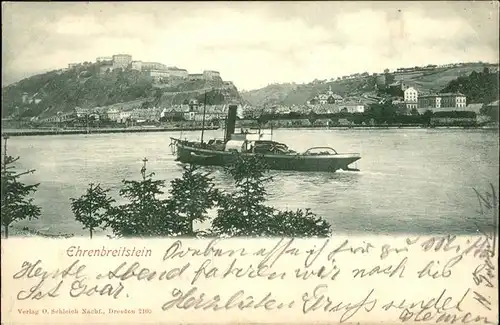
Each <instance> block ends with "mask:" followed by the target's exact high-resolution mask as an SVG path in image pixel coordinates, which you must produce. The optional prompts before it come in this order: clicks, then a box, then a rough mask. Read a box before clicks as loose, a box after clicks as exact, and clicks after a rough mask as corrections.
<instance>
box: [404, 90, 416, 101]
mask: <svg viewBox="0 0 500 325" xmlns="http://www.w3.org/2000/svg"><path fill="white" fill-rule="evenodd" d="M404 99H405V102H411V103H417V102H418V91H417V90H416V89H415V88H413V87H409V88H408V89H406V90H405V91H404Z"/></svg>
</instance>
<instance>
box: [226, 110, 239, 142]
mask: <svg viewBox="0 0 500 325" xmlns="http://www.w3.org/2000/svg"><path fill="white" fill-rule="evenodd" d="M237 110H238V105H229V108H228V110H227V122H226V141H227V140H229V139H231V134H234V129H235V127H236V113H237Z"/></svg>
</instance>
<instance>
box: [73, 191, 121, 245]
mask: <svg viewBox="0 0 500 325" xmlns="http://www.w3.org/2000/svg"><path fill="white" fill-rule="evenodd" d="M108 192H109V189H103V188H101V186H100V184H97V185H94V184H93V183H91V184H90V185H89V188H88V189H87V191H86V193H85V194H83V195H82V196H80V197H79V198H77V199H75V198H70V200H71V210H72V211H73V214H74V215H75V219H76V221H78V222H81V223H82V224H83V226H84V227H83V229H89V232H90V238H92V234H93V232H94V230H95V229H96V228H98V227H101V226H103V225H105V224H106V217H107V213H108V211H109V209H110V208H111V203H112V202H114V200H113V199H111V198H109V197H108V195H107V194H108Z"/></svg>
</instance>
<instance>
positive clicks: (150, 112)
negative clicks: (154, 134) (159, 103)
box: [130, 107, 161, 122]
mask: <svg viewBox="0 0 500 325" xmlns="http://www.w3.org/2000/svg"><path fill="white" fill-rule="evenodd" d="M130 113H131V114H130V118H131V119H132V120H134V121H137V122H158V121H159V120H160V114H161V110H160V109H159V108H156V107H152V108H134V109H133V110H132V111H131V112H130Z"/></svg>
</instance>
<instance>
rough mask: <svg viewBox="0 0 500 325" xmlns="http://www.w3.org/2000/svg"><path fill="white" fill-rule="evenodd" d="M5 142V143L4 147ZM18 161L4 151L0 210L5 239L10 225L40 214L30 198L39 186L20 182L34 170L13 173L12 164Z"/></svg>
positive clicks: (38, 208) (39, 210)
mask: <svg viewBox="0 0 500 325" xmlns="http://www.w3.org/2000/svg"><path fill="white" fill-rule="evenodd" d="M6 145H7V141H5V146H6ZM18 160H19V157H17V158H14V157H12V156H8V155H7V153H6V150H5V154H4V158H3V160H2V164H1V165H2V172H1V175H2V177H1V178H2V181H1V182H2V192H1V197H2V209H1V218H2V220H1V224H2V226H3V227H4V231H5V238H8V237H9V227H10V226H11V225H12V223H14V222H17V221H19V220H26V219H28V220H32V219H37V218H38V217H39V216H40V214H41V209H40V207H39V206H37V205H35V204H34V203H33V198H32V197H30V195H32V194H33V193H35V192H36V190H37V189H38V186H39V185H40V184H32V185H27V184H24V183H22V182H21V181H20V178H21V176H23V175H26V174H31V173H33V172H35V171H34V170H28V171H26V172H20V173H19V172H16V171H14V165H13V164H14V163H15V162H16V161H18Z"/></svg>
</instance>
